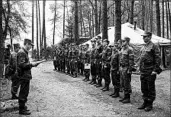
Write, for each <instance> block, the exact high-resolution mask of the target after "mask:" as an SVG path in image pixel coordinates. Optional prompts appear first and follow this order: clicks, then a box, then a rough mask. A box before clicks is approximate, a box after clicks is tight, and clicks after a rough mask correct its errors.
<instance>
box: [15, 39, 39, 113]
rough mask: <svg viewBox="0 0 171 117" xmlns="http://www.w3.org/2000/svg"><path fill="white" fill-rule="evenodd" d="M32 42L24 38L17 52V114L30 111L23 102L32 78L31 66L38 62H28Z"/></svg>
mask: <svg viewBox="0 0 171 117" xmlns="http://www.w3.org/2000/svg"><path fill="white" fill-rule="evenodd" d="M32 46H34V45H33V43H32V42H31V40H30V39H25V40H24V47H23V48H21V49H20V50H19V52H18V54H17V57H18V62H17V63H18V67H19V69H20V70H19V82H20V92H19V97H18V102H19V114H22V115H30V114H31V113H30V112H29V110H27V107H26V105H25V103H26V102H27V97H28V94H29V87H30V80H31V79H32V74H31V68H32V67H36V66H37V65H38V63H34V64H33V63H30V61H29V57H28V51H29V50H30V49H31V48H32Z"/></svg>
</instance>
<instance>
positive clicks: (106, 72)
mask: <svg viewBox="0 0 171 117" xmlns="http://www.w3.org/2000/svg"><path fill="white" fill-rule="evenodd" d="M108 45H109V41H108V40H107V39H104V40H103V51H102V70H103V77H104V80H105V86H104V87H103V88H102V89H101V90H102V91H109V85H110V82H111V81H110V59H111V54H112V50H111V49H110V48H109V46H108Z"/></svg>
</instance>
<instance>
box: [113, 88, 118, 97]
mask: <svg viewBox="0 0 171 117" xmlns="http://www.w3.org/2000/svg"><path fill="white" fill-rule="evenodd" d="M117 97H119V90H117V89H116V90H115V93H114V95H112V98H117Z"/></svg>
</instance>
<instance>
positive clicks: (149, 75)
mask: <svg viewBox="0 0 171 117" xmlns="http://www.w3.org/2000/svg"><path fill="white" fill-rule="evenodd" d="M142 36H143V40H144V42H145V45H144V46H143V47H142V48H141V56H140V66H139V70H140V81H141V92H142V94H143V96H142V97H143V100H144V103H143V104H142V105H141V106H140V107H139V108H138V109H144V110H145V111H151V110H152V108H153V101H154V100H155V98H156V90H155V80H156V75H157V74H159V73H160V72H161V69H160V62H161V58H160V52H159V48H158V47H157V45H155V44H154V43H153V42H151V37H152V33H151V32H145V33H144V34H143V35H142Z"/></svg>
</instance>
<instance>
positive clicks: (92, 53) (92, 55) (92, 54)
mask: <svg viewBox="0 0 171 117" xmlns="http://www.w3.org/2000/svg"><path fill="white" fill-rule="evenodd" d="M95 51H96V49H95V48H92V49H91V53H90V59H91V62H95Z"/></svg>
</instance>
